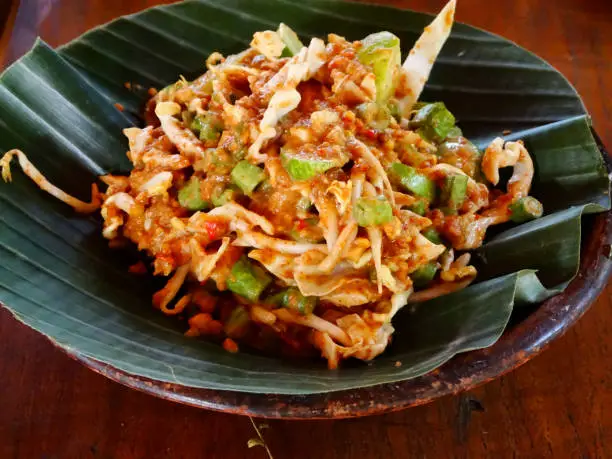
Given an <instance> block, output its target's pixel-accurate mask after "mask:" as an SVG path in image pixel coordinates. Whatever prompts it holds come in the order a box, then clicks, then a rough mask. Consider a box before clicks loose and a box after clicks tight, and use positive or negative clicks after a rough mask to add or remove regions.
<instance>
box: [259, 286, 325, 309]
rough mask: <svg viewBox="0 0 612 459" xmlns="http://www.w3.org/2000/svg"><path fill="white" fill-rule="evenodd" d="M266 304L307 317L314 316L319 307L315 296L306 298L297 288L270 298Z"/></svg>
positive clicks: (283, 291)
mask: <svg viewBox="0 0 612 459" xmlns="http://www.w3.org/2000/svg"><path fill="white" fill-rule="evenodd" d="M266 303H268V304H272V305H274V306H280V307H283V308H287V309H292V310H294V311H297V312H299V313H300V314H304V315H306V314H312V312H313V311H314V309H315V307H316V306H317V298H316V297H314V296H304V295H302V294H301V293H300V291H299V290H298V289H297V288H294V287H292V288H288V289H286V290H282V291H280V292H278V293H276V294H274V295H272V296H271V297H268V299H267V300H266Z"/></svg>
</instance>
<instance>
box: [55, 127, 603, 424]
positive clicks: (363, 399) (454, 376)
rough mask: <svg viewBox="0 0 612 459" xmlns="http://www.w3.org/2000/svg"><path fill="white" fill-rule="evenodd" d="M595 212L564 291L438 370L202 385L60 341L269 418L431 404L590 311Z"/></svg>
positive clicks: (598, 242)
mask: <svg viewBox="0 0 612 459" xmlns="http://www.w3.org/2000/svg"><path fill="white" fill-rule="evenodd" d="M593 135H594V137H595V140H596V142H597V144H598V147H599V149H600V151H601V154H602V156H603V159H604V162H605V164H606V168H607V170H608V172H610V173H612V157H611V156H610V155H609V154H608V153H607V151H606V149H605V147H604V146H603V144H602V143H601V140H600V138H599V136H597V134H596V133H595V132H594V131H593ZM592 218H593V227H592V230H591V232H590V234H589V235H588V238H585V241H584V245H583V250H582V252H581V257H580V258H581V260H580V266H579V269H578V273H577V274H576V276H575V277H574V279H573V280H572V281H571V282H570V284H569V285H568V286H567V288H566V289H565V290H564V291H563V292H562V293H560V294H558V295H556V296H554V297H552V298H550V299H548V300H546V301H544V302H543V303H542V304H541V305H540V306H539V307H538V308H537V309H535V310H534V312H532V313H531V314H529V315H528V316H527V317H526V318H525V319H524V320H522V321H521V322H520V323H519V324H517V325H516V326H514V327H512V328H511V329H510V330H508V331H506V332H504V334H503V335H502V336H501V338H500V339H499V340H498V341H497V342H496V343H495V344H493V345H492V346H490V347H488V348H485V349H479V350H474V351H470V352H465V353H462V354H458V355H456V356H455V357H453V358H452V359H451V360H449V361H448V362H446V363H445V364H444V365H442V366H441V367H439V368H437V369H435V370H433V371H432V372H430V373H427V374H425V375H422V376H419V377H417V378H413V379H409V380H406V381H400V382H395V383H386V384H379V385H375V386H371V387H363V388H357V389H349V390H342V391H334V392H327V393H317V394H307V395H286V394H285V395H283V394H257V393H246V392H234V391H224V390H214V389H200V388H193V387H189V386H183V385H180V384H174V383H165V382H160V381H156V380H152V379H149V378H144V377H141V376H136V375H133V374H130V373H127V372H125V371H123V370H120V369H118V368H115V367H113V366H112V365H109V364H106V363H103V362H100V361H98V360H96V359H94V358H91V357H88V356H85V355H83V354H80V353H79V352H77V351H75V350H74V349H66V348H64V347H62V346H60V345H58V344H57V343H53V341H52V343H53V344H54V345H55V346H56V347H58V348H59V349H61V350H62V351H63V352H65V353H66V354H67V355H69V356H70V357H72V358H73V359H75V360H77V361H79V362H81V363H82V364H84V365H85V366H87V367H89V368H90V369H92V370H93V371H95V372H96V373H99V374H102V375H104V376H106V377H107V378H109V379H111V380H113V381H116V382H118V383H120V384H123V385H124V386H127V387H130V388H132V389H136V390H138V391H141V392H145V393H148V394H151V395H154V396H156V397H159V398H162V399H166V400H170V401H174V402H178V403H182V404H185V405H189V406H194V407H198V408H205V409H209V410H214V411H221V412H225V413H232V414H239V415H245V416H256V417H262V418H283V419H342V418H353V417H361V416H368V415H373V414H383V413H388V412H392V411H397V410H401V409H404V408H409V407H412V406H417V405H423V404H426V403H429V402H432V401H433V400H435V399H437V398H440V397H442V396H445V395H449V394H453V395H454V394H458V393H460V392H464V391H467V390H470V389H473V388H475V387H477V386H480V385H482V384H485V383H487V382H489V381H491V380H493V379H496V378H498V377H500V376H502V375H504V374H506V373H509V372H510V371H512V370H514V369H516V368H518V367H520V366H521V365H523V364H524V363H526V362H528V361H529V360H531V359H532V358H533V357H535V356H536V355H538V354H539V353H540V352H541V351H542V350H543V349H544V348H545V347H546V346H547V345H549V344H550V343H551V342H552V341H553V340H555V339H556V338H558V337H560V336H561V335H563V334H564V333H565V332H566V331H567V330H568V329H569V328H570V327H571V326H572V325H573V324H574V323H575V322H576V321H578V319H580V318H581V317H582V315H583V314H584V313H585V312H586V311H587V310H588V309H589V307H590V306H591V305H592V303H593V302H594V301H595V299H596V298H597V297H598V296H599V294H600V293H601V291H602V290H603V289H604V288H605V287H606V284H607V281H608V278H609V277H610V275H612V248H611V244H612V209H610V210H608V211H607V212H602V213H599V214H596V215H593V216H592ZM570 305H571V306H570Z"/></svg>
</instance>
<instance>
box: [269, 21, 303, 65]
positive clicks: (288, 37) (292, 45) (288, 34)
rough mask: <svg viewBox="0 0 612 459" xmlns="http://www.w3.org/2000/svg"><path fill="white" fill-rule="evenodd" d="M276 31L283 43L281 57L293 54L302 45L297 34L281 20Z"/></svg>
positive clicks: (298, 50) (297, 51)
mask: <svg viewBox="0 0 612 459" xmlns="http://www.w3.org/2000/svg"><path fill="white" fill-rule="evenodd" d="M276 33H278V36H279V37H280V39H281V40H282V41H283V43H284V44H285V49H283V53H282V54H281V57H291V56H295V55H296V54H297V53H299V52H300V50H301V49H302V48H303V47H304V44H303V43H302V42H301V41H300V39H299V37H298V36H297V34H296V33H295V32H294V31H293V30H291V28H290V27H289V26H288V25H286V24H283V23H282V22H281V23H280V25H279V26H278V30H277V31H276Z"/></svg>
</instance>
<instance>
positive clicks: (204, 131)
mask: <svg viewBox="0 0 612 459" xmlns="http://www.w3.org/2000/svg"><path fill="white" fill-rule="evenodd" d="M189 128H190V129H191V130H192V131H193V132H195V133H196V134H197V135H198V136H199V137H200V140H201V141H203V142H206V141H214V140H217V139H218V138H219V135H220V133H221V131H223V122H222V121H221V119H219V118H218V117H215V116H212V115H208V114H206V115H198V116H196V117H195V118H194V119H193V121H192V122H191V125H190V126H189Z"/></svg>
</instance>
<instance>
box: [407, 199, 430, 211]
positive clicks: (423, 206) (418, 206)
mask: <svg viewBox="0 0 612 459" xmlns="http://www.w3.org/2000/svg"><path fill="white" fill-rule="evenodd" d="M409 209H410V210H411V211H412V212H414V213H415V214H418V215H425V214H426V213H427V201H426V200H425V199H419V200H418V201H417V202H415V203H414V204H412V205H411V206H410V207H409Z"/></svg>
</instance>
